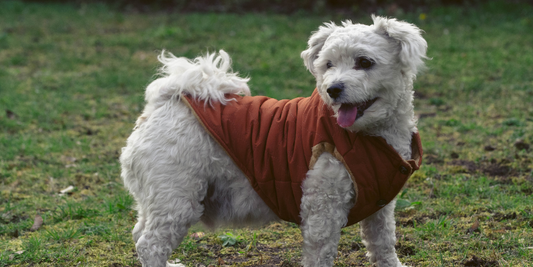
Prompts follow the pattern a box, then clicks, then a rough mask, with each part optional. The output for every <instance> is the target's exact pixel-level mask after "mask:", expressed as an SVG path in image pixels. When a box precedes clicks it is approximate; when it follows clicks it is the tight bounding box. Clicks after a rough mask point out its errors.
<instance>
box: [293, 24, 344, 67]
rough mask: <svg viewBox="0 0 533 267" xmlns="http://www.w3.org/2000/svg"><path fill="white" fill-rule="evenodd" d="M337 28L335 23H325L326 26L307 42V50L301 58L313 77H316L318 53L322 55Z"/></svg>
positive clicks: (319, 29)
mask: <svg viewBox="0 0 533 267" xmlns="http://www.w3.org/2000/svg"><path fill="white" fill-rule="evenodd" d="M336 28H337V25H335V23H333V22H330V23H324V26H320V27H318V31H316V32H314V33H313V35H311V38H309V41H308V42H307V44H308V47H307V50H304V51H303V52H302V53H301V54H300V56H301V57H302V59H303V60H304V65H305V66H306V67H307V69H308V70H309V72H311V74H313V76H316V74H315V67H314V65H313V62H315V59H317V58H318V53H320V50H322V47H323V46H324V43H325V42H326V40H327V39H328V37H329V35H330V34H331V33H332V32H333V31H335V29H336Z"/></svg>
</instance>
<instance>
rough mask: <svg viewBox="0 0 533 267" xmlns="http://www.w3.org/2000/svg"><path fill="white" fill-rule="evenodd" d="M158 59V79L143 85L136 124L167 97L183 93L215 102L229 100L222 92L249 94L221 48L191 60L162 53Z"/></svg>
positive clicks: (159, 105) (244, 79)
mask: <svg viewBox="0 0 533 267" xmlns="http://www.w3.org/2000/svg"><path fill="white" fill-rule="evenodd" d="M158 59H159V61H160V62H161V63H163V66H162V67H161V69H160V70H159V74H160V76H161V78H159V79H156V80H155V81H153V82H152V83H151V84H150V85H148V87H147V88H146V95H145V100H146V107H145V109H144V112H143V114H142V115H141V117H139V119H138V120H137V126H138V125H139V124H140V123H142V122H143V121H144V120H145V119H147V118H148V117H149V116H150V114H151V113H152V112H153V111H154V110H155V109H157V108H159V107H161V106H162V105H164V104H165V103H167V102H168V100H170V99H179V97H180V96H181V95H182V94H189V95H191V96H193V97H194V98H197V99H200V100H205V103H211V102H212V101H218V102H221V103H222V104H226V103H227V102H228V101H231V98H230V99H228V98H226V97H225V94H241V95H250V89H249V88H248V84H247V82H248V81H249V80H250V79H249V78H241V77H239V76H238V73H237V72H233V71H232V70H231V58H230V57H229V55H228V53H226V52H225V51H224V50H220V51H219V53H218V56H217V55H216V53H207V54H206V55H205V56H201V57H197V58H195V59H194V60H190V59H187V58H184V57H179V58H178V57H176V56H174V55H173V54H171V53H168V52H165V51H163V52H161V55H159V56H158Z"/></svg>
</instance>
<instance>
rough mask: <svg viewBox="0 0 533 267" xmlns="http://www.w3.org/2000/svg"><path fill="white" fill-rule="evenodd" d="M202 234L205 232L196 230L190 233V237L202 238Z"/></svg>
mask: <svg viewBox="0 0 533 267" xmlns="http://www.w3.org/2000/svg"><path fill="white" fill-rule="evenodd" d="M204 236H205V233H203V232H196V233H192V234H191V235H190V237H191V238H192V239H196V240H198V239H202V237H204Z"/></svg>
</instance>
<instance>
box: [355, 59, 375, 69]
mask: <svg viewBox="0 0 533 267" xmlns="http://www.w3.org/2000/svg"><path fill="white" fill-rule="evenodd" d="M357 65H358V67H359V68H362V69H368V68H370V67H372V65H374V62H372V61H371V60H370V59H368V58H365V57H362V58H359V59H358V60H357Z"/></svg>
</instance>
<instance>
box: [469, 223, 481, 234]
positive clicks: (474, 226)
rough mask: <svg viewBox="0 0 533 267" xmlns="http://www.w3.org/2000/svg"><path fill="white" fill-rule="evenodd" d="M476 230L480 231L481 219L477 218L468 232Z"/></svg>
mask: <svg viewBox="0 0 533 267" xmlns="http://www.w3.org/2000/svg"><path fill="white" fill-rule="evenodd" d="M476 231H478V232H479V221H478V220H476V221H475V222H474V224H472V226H470V228H468V230H467V233H469V234H470V233H473V232H476Z"/></svg>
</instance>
